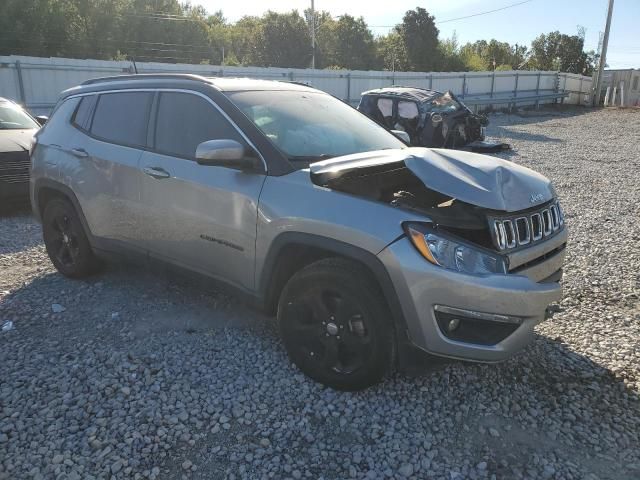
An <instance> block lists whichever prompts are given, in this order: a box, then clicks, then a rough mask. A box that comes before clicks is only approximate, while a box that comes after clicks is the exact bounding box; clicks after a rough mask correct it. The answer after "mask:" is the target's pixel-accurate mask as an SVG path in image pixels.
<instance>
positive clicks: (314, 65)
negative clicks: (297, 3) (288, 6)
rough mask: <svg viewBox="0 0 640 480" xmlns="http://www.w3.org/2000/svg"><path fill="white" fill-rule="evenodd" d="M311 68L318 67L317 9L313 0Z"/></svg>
mask: <svg viewBox="0 0 640 480" xmlns="http://www.w3.org/2000/svg"><path fill="white" fill-rule="evenodd" d="M311 68H313V69H315V68H316V10H315V8H314V5H313V0H311Z"/></svg>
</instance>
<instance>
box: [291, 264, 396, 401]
mask: <svg viewBox="0 0 640 480" xmlns="http://www.w3.org/2000/svg"><path fill="white" fill-rule="evenodd" d="M278 326H279V329H280V335H281V337H282V341H283V343H284V346H285V348H286V350H287V353H288V354H289V357H290V358H291V360H292V361H293V363H295V365H296V366H297V367H298V368H299V369H300V370H301V371H302V372H303V373H304V374H305V375H307V376H309V377H310V378H312V379H313V380H315V381H317V382H320V383H322V384H324V385H327V386H329V387H331V388H334V389H337V390H346V391H355V390H362V389H364V388H367V387H370V386H372V385H375V384H376V383H378V382H380V381H381V380H382V379H383V378H384V377H385V375H387V374H388V373H389V372H390V371H391V369H392V367H393V361H394V354H395V336H394V328H393V322H392V319H391V315H390V313H389V309H388V307H387V305H386V303H385V301H384V299H383V297H382V293H381V292H380V288H379V287H378V285H377V284H376V282H374V281H373V280H372V278H371V275H370V274H369V272H368V271H366V270H365V269H364V268H363V267H361V266H360V265H359V264H357V263H355V262H352V261H349V260H346V259H341V258H328V259H323V260H319V261H317V262H315V263H312V264H311V265H308V266H307V267H305V268H303V269H302V270H300V271H299V272H297V273H296V274H295V275H293V276H292V277H291V279H290V280H289V281H288V282H287V284H286V285H285V287H284V289H283V291H282V294H281V296H280V301H279V303H278Z"/></svg>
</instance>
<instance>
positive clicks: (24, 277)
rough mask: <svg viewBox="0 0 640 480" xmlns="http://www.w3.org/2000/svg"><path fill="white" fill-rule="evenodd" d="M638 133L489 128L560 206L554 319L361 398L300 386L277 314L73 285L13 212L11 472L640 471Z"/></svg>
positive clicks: (64, 475)
mask: <svg viewBox="0 0 640 480" xmlns="http://www.w3.org/2000/svg"><path fill="white" fill-rule="evenodd" d="M543 113H544V112H543ZM638 132H640V111H637V110H636V111H619V110H608V111H588V110H587V111H585V110H576V111H567V112H564V113H562V114H555V115H548V116H544V115H542V114H541V115H540V116H527V117H520V116H516V115H499V116H494V117H492V120H491V127H490V128H489V133H490V134H491V135H493V136H495V137H500V138H504V139H505V140H507V141H509V142H511V143H512V144H513V146H514V147H515V152H513V153H510V154H508V155H506V156H508V157H509V158H510V159H511V160H513V161H514V162H518V163H521V164H523V165H526V166H528V167H531V168H533V169H535V170H538V171H540V172H542V173H544V174H546V175H548V176H549V177H550V178H551V179H552V180H553V181H554V182H555V185H556V187H557V190H558V192H559V194H560V196H561V198H562V201H563V205H564V208H565V211H566V214H567V218H568V223H569V226H570V229H571V244H570V249H569V256H568V264H567V267H566V274H565V280H564V285H565V298H564V300H563V302H562V303H561V305H560V307H559V312H558V313H557V314H556V316H555V317H554V318H553V319H552V320H550V321H548V322H545V323H544V324H542V325H540V326H539V327H538V328H537V332H538V336H537V338H536V340H535V342H534V343H533V344H532V345H531V346H530V347H529V348H528V349H527V350H526V351H525V352H524V353H523V354H521V355H519V356H518V357H516V358H514V359H512V360H510V361H508V362H505V363H503V364H500V365H476V364H465V363H459V362H453V363H446V364H444V365H439V366H437V367H430V368H421V369H420V371H419V372H418V373H415V374H411V375H399V376H396V377H395V378H393V379H391V380H388V381H387V382H386V383H384V384H382V385H380V386H378V387H376V388H373V389H370V390H368V391H365V392H361V393H357V394H347V393H336V392H334V391H332V390H328V389H323V388H321V387H320V386H318V385H316V384H314V383H312V382H311V381H309V380H307V379H306V378H305V377H303V376H302V375H301V374H300V373H299V372H298V371H296V369H295V368H294V367H292V366H291V365H290V364H289V363H288V362H287V359H286V356H285V353H284V350H283V348H282V346H281V345H280V343H279V341H278V338H277V336H276V333H275V329H274V326H273V321H272V320H271V319H268V318H265V317H263V316H261V315H260V314H258V313H256V312H253V311H251V310H249V309H248V308H246V307H244V306H243V305H242V304H240V303H239V301H238V300H235V299H233V298H230V297H228V296H226V295H224V294H222V293H220V292H216V291H212V290H211V288H210V287H202V286H200V285H196V284H194V283H191V282H189V281H186V280H182V279H170V278H168V275H166V274H164V273H163V272H161V271H153V272H149V271H146V270H144V269H141V268H138V267H113V266H112V267H110V268H109V269H108V270H107V271H106V272H105V273H103V274H102V275H100V276H97V277H94V278H92V279H90V280H89V281H71V280H68V279H65V278H63V277H62V276H61V275H59V274H57V273H56V272H55V271H54V269H53V267H52V265H51V263H50V262H49V260H48V258H47V256H46V254H45V251H44V247H43V246H42V242H41V230H40V226H39V225H38V224H37V223H35V221H34V220H33V219H32V218H31V217H30V216H29V214H28V212H27V211H22V212H13V213H5V214H3V215H2V216H1V217H0V325H1V324H3V323H4V322H7V321H11V322H13V329H11V330H8V331H5V332H2V331H0V479H12V480H13V479H22V478H34V479H35V478H40V479H42V478H56V479H81V478H82V479H91V478H115V479H120V478H169V479H174V478H194V479H217V478H229V479H232V478H236V479H239V478H275V479H282V478H294V479H299V478H314V479H318V478H324V479H344V478H369V479H378V478H420V479H422V478H443V479H448V480H452V479H457V478H471V479H475V478H497V479H500V478H508V479H512V478H527V479H529V478H542V479H551V478H558V479H572V478H573V479H581V478H585V479H596V478H602V479H616V480H620V479H638V478H640V346H639V345H638V338H640V337H639V335H640V300H639V294H640V273H639V272H640V248H639V247H640V222H639V221H638V220H639V219H640V181H639V177H640V174H639V173H640V149H639V148H638ZM634 135H635V138H633V137H634Z"/></svg>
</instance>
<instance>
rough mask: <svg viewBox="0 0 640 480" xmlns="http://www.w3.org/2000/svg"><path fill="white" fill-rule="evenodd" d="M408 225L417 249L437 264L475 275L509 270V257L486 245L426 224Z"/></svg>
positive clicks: (410, 237)
mask: <svg viewBox="0 0 640 480" xmlns="http://www.w3.org/2000/svg"><path fill="white" fill-rule="evenodd" d="M404 228H405V231H406V232H407V235H408V236H409V239H410V240H411V243H413V246H414V247H415V248H416V250H418V252H420V254H421V255H422V256H423V257H424V258H425V259H427V260H428V261H429V262H431V263H433V264H434V265H437V266H439V267H443V268H446V269H449V270H454V271H457V272H461V273H468V274H473V275H490V274H495V273H506V272H507V264H506V260H505V258H504V257H502V256H500V255H497V254H495V253H493V252H491V251H489V250H487V249H485V248H482V247H480V246H477V245H473V244H471V243H468V242H466V241H464V240H462V239H460V238H458V237H456V236H454V235H451V234H449V233H446V232H442V231H441V230H438V229H436V228H434V227H432V226H430V225H425V224H422V223H407V224H405V225H404Z"/></svg>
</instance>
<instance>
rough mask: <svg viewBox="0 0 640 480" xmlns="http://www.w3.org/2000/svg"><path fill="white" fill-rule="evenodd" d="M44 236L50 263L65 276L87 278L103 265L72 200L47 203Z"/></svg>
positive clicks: (44, 216)
mask: <svg viewBox="0 0 640 480" xmlns="http://www.w3.org/2000/svg"><path fill="white" fill-rule="evenodd" d="M42 235H43V237H44V245H45V247H46V249H47V253H48V254H49V258H50V259H51V262H52V263H53V265H54V266H55V267H56V269H57V270H58V271H59V272H60V273H62V274H63V275H64V276H66V277H70V278H82V277H86V276H88V275H90V274H92V273H94V272H95V271H96V270H97V269H98V267H99V266H100V262H99V261H98V259H97V258H96V257H95V255H94V254H93V250H92V249H91V245H90V244H89V240H88V238H87V235H86V233H85V231H84V228H83V227H82V223H81V222H80V218H79V217H78V213H77V212H76V210H75V208H73V205H72V204H71V203H70V202H69V201H67V200H64V199H61V198H55V199H53V200H51V201H49V202H47V204H46V206H45V209H44V213H43V215H42Z"/></svg>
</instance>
